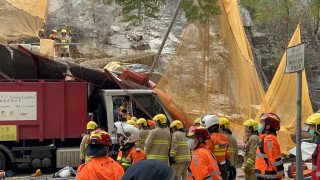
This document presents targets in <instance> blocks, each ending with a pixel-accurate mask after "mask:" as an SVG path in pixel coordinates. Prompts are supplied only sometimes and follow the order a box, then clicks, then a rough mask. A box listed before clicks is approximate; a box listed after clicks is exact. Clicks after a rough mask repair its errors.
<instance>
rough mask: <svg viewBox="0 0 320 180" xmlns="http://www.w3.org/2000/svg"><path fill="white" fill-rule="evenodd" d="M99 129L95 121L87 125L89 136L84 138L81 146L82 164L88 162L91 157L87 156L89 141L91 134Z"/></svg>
mask: <svg viewBox="0 0 320 180" xmlns="http://www.w3.org/2000/svg"><path fill="white" fill-rule="evenodd" d="M97 128H98V125H97V123H95V122H94V121H89V122H88V123H87V134H86V135H84V136H83V138H82V141H81V144H80V160H81V164H83V163H85V162H88V161H89V160H90V157H89V156H87V155H86V147H87V145H86V144H87V141H88V139H89V136H90V133H91V132H92V131H94V130H96V129H97Z"/></svg>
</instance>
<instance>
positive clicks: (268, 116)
mask: <svg viewBox="0 0 320 180" xmlns="http://www.w3.org/2000/svg"><path fill="white" fill-rule="evenodd" d="M260 119H261V120H263V121H264V122H265V124H266V125H270V126H271V127H272V128H273V129H275V130H276V131H279V129H280V118H279V116H277V115H276V114H274V113H262V114H261V116H260Z"/></svg>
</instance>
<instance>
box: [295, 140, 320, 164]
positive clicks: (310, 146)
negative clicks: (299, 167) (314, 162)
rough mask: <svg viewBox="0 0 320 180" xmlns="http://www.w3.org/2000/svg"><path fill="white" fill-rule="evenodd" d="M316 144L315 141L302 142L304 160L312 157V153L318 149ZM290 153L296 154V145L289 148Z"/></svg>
mask: <svg viewBox="0 0 320 180" xmlns="http://www.w3.org/2000/svg"><path fill="white" fill-rule="evenodd" d="M316 146H317V145H316V144H314V143H307V142H302V143H301V152H302V160H303V161H306V160H308V159H311V155H312V153H313V152H314V150H315V149H316ZM289 153H290V154H292V155H296V147H294V148H292V149H290V150H289Z"/></svg>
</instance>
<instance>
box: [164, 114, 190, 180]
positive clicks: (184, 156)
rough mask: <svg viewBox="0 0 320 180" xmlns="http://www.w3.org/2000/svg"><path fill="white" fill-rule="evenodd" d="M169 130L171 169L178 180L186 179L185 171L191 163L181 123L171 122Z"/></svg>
mask: <svg viewBox="0 0 320 180" xmlns="http://www.w3.org/2000/svg"><path fill="white" fill-rule="evenodd" d="M170 129H171V131H172V132H173V134H172V138H171V149H170V155H169V156H170V157H169V162H170V165H171V169H172V170H173V171H174V173H175V174H176V175H177V177H178V179H181V178H182V179H187V170H188V167H189V164H190V162H191V157H190V148H189V147H188V138H187V137H186V134H185V132H184V130H183V124H182V122H181V121H179V120H175V121H173V122H172V123H171V124H170Z"/></svg>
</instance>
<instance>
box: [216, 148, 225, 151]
mask: <svg viewBox="0 0 320 180" xmlns="http://www.w3.org/2000/svg"><path fill="white" fill-rule="evenodd" d="M226 150H227V149H226V148H222V149H214V151H226Z"/></svg>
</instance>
